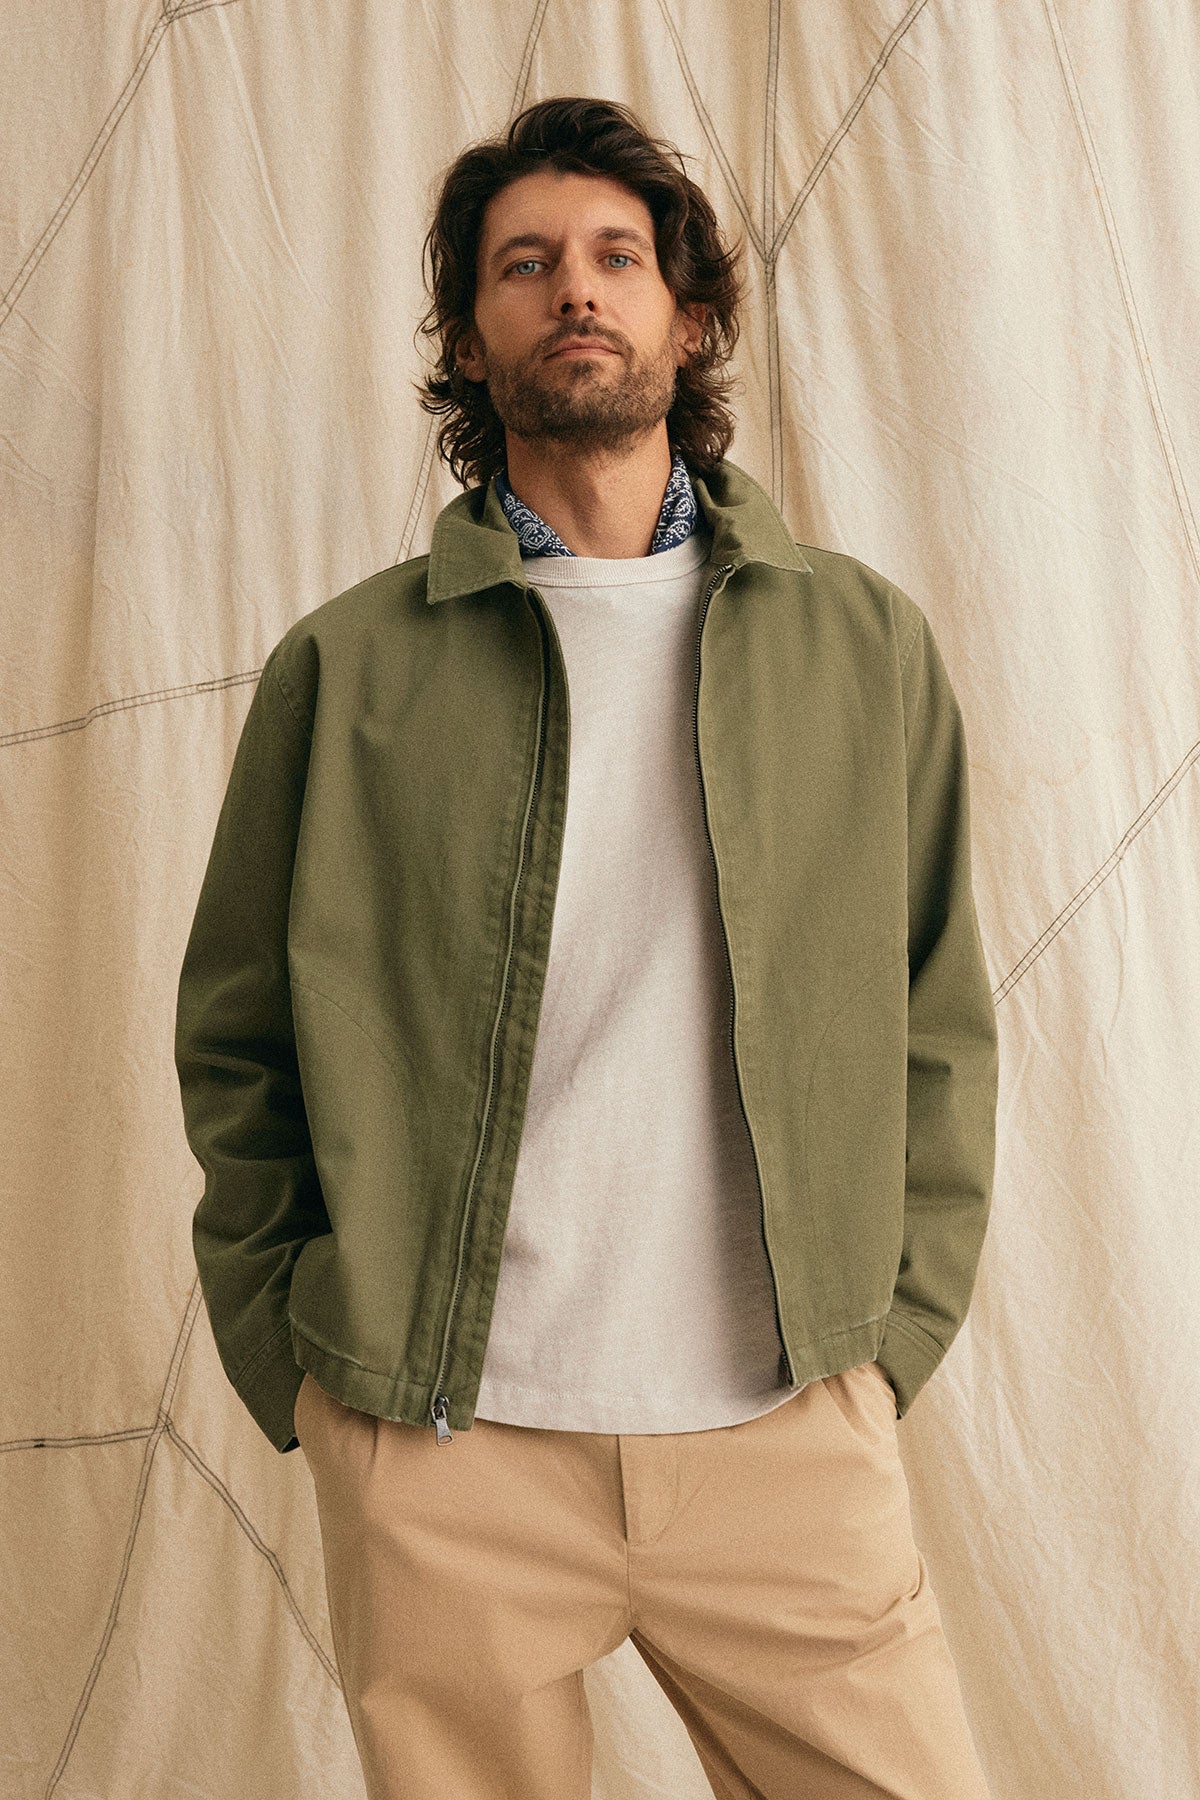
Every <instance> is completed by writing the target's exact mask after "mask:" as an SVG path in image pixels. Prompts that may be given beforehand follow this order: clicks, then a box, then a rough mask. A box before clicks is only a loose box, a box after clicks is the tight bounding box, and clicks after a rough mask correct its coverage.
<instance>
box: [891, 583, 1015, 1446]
mask: <svg viewBox="0 0 1200 1800" xmlns="http://www.w3.org/2000/svg"><path fill="white" fill-rule="evenodd" d="M910 607H911V611H912V612H915V613H916V619H915V623H914V625H913V627H912V629H911V634H910V636H909V637H908V640H907V643H906V644H905V646H904V649H903V651H902V660H901V686H902V690H903V701H904V726H905V740H906V752H907V770H908V1099H907V1133H906V1147H905V1165H906V1166H905V1198H904V1231H903V1244H902V1249H901V1255H900V1265H899V1270H898V1273H897V1277H896V1282H895V1287H894V1291H893V1295H892V1304H891V1308H890V1310H889V1312H888V1316H887V1323H886V1326H885V1330H884V1335H883V1340H882V1342H881V1345H880V1350H879V1361H880V1362H881V1363H882V1364H883V1365H884V1367H885V1369H886V1372H887V1374H888V1376H889V1377H890V1379H891V1381H892V1385H893V1387H894V1388H895V1389H896V1394H897V1402H898V1409H897V1410H898V1415H899V1416H901V1417H902V1416H903V1414H904V1413H905V1412H906V1411H907V1409H908V1407H909V1406H910V1405H911V1404H912V1402H913V1400H914V1398H915V1397H916V1395H917V1393H918V1392H919V1390H920V1389H921V1388H922V1387H923V1386H924V1384H925V1382H926V1381H928V1379H929V1377H930V1376H931V1375H932V1374H933V1372H934V1370H935V1369H936V1368H937V1366H938V1364H939V1363H940V1361H941V1359H942V1357H943V1356H944V1355H945V1354H946V1351H947V1350H948V1349H949V1348H950V1345H951V1343H952V1342H953V1340H954V1337H955V1334H956V1333H957V1331H958V1329H959V1326H960V1325H961V1324H962V1322H963V1319H964V1317H965V1315H966V1311H967V1306H968V1303H969V1301H970V1298H971V1291H972V1288H973V1286H974V1283H975V1273H976V1268H977V1266H978V1262H979V1256H980V1251H981V1249H982V1245H983V1238H984V1232H985V1229H986V1226H987V1219H988V1212H989V1209H990V1206H991V1197H992V1178H993V1170H994V1160H995V1138H996V1101H997V1088H998V1076H999V1055H998V1034H997V1029H996V1009H995V1002H994V1000H993V998H992V991H991V983H990V980H989V977H988V972H987V966H986V963H985V961H984V955H983V945H982V942H981V939H980V933H979V922H978V919H977V916H976V912H975V901H974V895H973V893H972V887H971V831H970V806H969V797H968V786H967V748H966V740H965V736H964V732H963V721H962V714H961V711H960V708H959V705H958V701H957V699H956V698H955V695H954V692H953V690H952V688H951V685H950V678H949V676H948V674H947V672H946V667H945V664H944V663H943V661H942V658H941V655H940V653H939V651H938V647H937V644H936V643H935V641H934V637H933V633H932V631H931V629H930V626H929V622H928V620H927V619H926V617H925V615H924V613H923V612H921V611H920V609H918V608H916V606H915V604H913V603H911V602H910ZM910 616H911V613H910Z"/></svg>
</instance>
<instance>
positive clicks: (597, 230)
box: [479, 169, 654, 267]
mask: <svg viewBox="0 0 1200 1800" xmlns="http://www.w3.org/2000/svg"><path fill="white" fill-rule="evenodd" d="M625 231H627V232H632V233H637V234H638V235H640V237H641V238H642V240H643V242H644V243H645V244H646V245H647V246H648V247H649V249H650V250H651V251H653V248H654V219H653V216H652V214H651V212H650V208H649V207H648V206H647V205H646V202H645V201H644V200H643V199H642V197H641V195H640V194H635V193H634V191H633V189H632V188H628V187H626V186H625V184H624V183H623V182H620V181H614V180H613V179H612V178H611V177H610V176H607V175H585V174H582V173H580V172H578V171H576V170H573V169H570V170H559V169H538V170H536V171H535V172H534V173H533V174H530V175H519V176H518V177H517V179H516V180H515V181H510V182H509V183H508V185H507V187H503V188H501V190H500V192H499V193H498V194H493V195H492V197H491V199H490V200H489V201H488V203H487V206H486V207H485V208H484V214H483V229H482V231H481V232H480V236H479V260H480V265H481V267H483V266H487V265H489V264H490V263H491V262H492V261H493V260H494V259H495V257H496V256H498V255H499V254H500V253H501V250H502V249H503V248H504V247H505V246H506V245H508V240H509V239H510V238H517V237H523V236H529V237H535V236H537V237H542V238H546V239H551V240H554V239H558V238H562V237H567V236H570V235H572V234H578V235H581V236H584V237H587V236H592V235H601V234H605V233H613V234H615V233H617V232H625ZM509 247H514V248H515V246H509Z"/></svg>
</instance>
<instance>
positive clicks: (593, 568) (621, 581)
mask: <svg viewBox="0 0 1200 1800" xmlns="http://www.w3.org/2000/svg"><path fill="white" fill-rule="evenodd" d="M711 548H712V533H711V531H701V530H697V531H693V532H692V534H691V536H690V537H686V538H684V540H683V542H682V544H673V545H672V547H671V548H670V549H669V550H656V551H655V552H654V554H653V556H523V557H522V558H521V567H522V569H523V570H524V572H525V574H526V575H528V576H529V578H530V580H531V581H532V582H534V584H535V585H536V586H538V587H604V588H613V587H634V586H637V587H644V586H645V585H646V583H647V582H650V581H674V580H677V579H678V577H679V576H680V575H687V574H689V573H690V572H691V571H692V570H693V569H698V568H699V567H700V565H701V563H703V562H704V561H706V560H707V557H708V553H709V551H710V549H711Z"/></svg>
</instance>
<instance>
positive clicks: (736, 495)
mask: <svg viewBox="0 0 1200 1800" xmlns="http://www.w3.org/2000/svg"><path fill="white" fill-rule="evenodd" d="M692 487H693V488H694V490H695V494H696V499H697V501H698V502H699V505H700V510H701V512H702V513H703V515H704V518H705V520H706V521H707V524H708V527H709V529H710V530H711V531H712V534H713V542H712V550H711V553H710V559H709V560H710V561H711V562H712V563H714V564H724V563H728V564H730V565H731V567H732V568H734V569H737V568H740V567H741V565H742V564H743V563H751V562H760V563H769V564H770V565H771V567H772V568H776V569H796V570H798V571H799V572H800V573H801V574H803V575H811V574H812V565H811V563H809V562H807V561H806V560H805V558H804V556H803V554H802V552H801V551H800V550H799V548H798V547H797V545H796V543H795V541H794V539H793V538H792V534H791V532H790V531H789V530H788V528H787V525H786V524H785V522H784V519H783V517H782V515H781V514H780V512H779V510H778V508H777V507H776V506H775V503H774V501H773V500H772V499H771V497H770V495H769V494H767V493H766V491H765V490H764V489H763V488H761V487H759V485H758V483H757V482H756V481H755V480H754V479H753V477H752V476H750V475H747V473H746V471H745V470H744V469H740V468H738V466H737V464H736V463H731V462H730V461H729V459H728V458H725V459H724V460H723V461H722V462H720V463H718V464H717V467H716V468H715V469H714V470H713V472H712V474H711V475H707V476H705V475H693V476H692ZM505 582H510V583H511V584H512V585H513V586H514V587H528V586H529V585H530V583H529V581H528V579H527V577H526V575H525V572H524V569H523V567H522V564H521V548H520V544H519V542H518V539H517V534H516V532H515V531H514V530H513V528H512V526H511V525H510V524H509V522H508V518H507V516H506V514H505V511H504V508H503V506H502V505H501V503H500V496H499V495H498V494H497V492H496V482H495V479H494V478H493V479H492V480H491V481H489V482H488V484H487V486H486V487H472V488H467V489H466V490H465V491H464V492H463V493H461V494H458V495H456V496H455V498H454V499H453V500H451V501H450V503H449V505H448V506H444V507H443V508H442V510H441V512H440V513H439V514H438V516H437V518H436V520H435V521H434V526H433V538H432V541H431V544H430V549H429V569H428V572H427V577H426V591H425V598H426V600H427V601H428V602H429V604H430V605H431V606H433V605H435V604H436V603H437V602H438V601H439V600H453V599H455V598H457V597H458V596H460V595H462V594H475V593H479V592H480V591H481V590H482V589H484V588H490V587H500V586H502V585H503V584H504V583H505Z"/></svg>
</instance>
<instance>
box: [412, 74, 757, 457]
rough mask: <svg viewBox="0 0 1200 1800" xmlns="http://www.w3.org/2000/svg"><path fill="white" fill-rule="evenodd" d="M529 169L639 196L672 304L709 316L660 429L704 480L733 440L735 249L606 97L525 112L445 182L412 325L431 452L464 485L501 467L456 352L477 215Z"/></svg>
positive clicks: (482, 399) (738, 298)
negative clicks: (433, 348) (419, 340)
mask: <svg viewBox="0 0 1200 1800" xmlns="http://www.w3.org/2000/svg"><path fill="white" fill-rule="evenodd" d="M538 169H569V170H575V171H578V172H581V173H584V174H593V175H607V176H609V177H611V178H612V179H614V180H617V181H621V182H623V183H624V184H625V186H626V187H628V188H631V189H632V190H633V192H634V193H636V194H640V195H641V197H642V199H643V200H644V201H645V203H646V205H647V206H648V208H649V209H650V214H651V217H652V218H653V220H654V242H655V250H656V252H657V256H658V267H659V272H660V274H661V275H662V278H663V280H664V281H665V283H666V285H667V287H668V288H669V289H670V290H671V292H672V294H673V295H674V296H675V300H676V303H677V305H681V306H686V305H687V303H689V302H693V301H700V302H702V303H703V305H704V306H705V307H706V308H707V311H706V313H705V319H704V331H703V336H702V337H701V340H700V343H699V345H698V347H697V349H696V350H695V352H694V353H693V355H692V356H691V357H690V359H689V360H688V362H687V363H686V364H685V365H684V366H683V367H682V368H680V369H679V371H678V373H677V376H676V382H675V399H674V401H673V403H672V405H671V409H670V411H669V412H668V414H667V421H666V423H667V437H668V439H669V441H670V444H671V447H672V450H673V451H674V450H678V451H679V453H680V455H681V456H682V457H683V460H684V462H685V463H686V464H687V466H688V468H689V469H690V470H694V471H695V472H696V473H698V474H701V475H705V474H710V473H711V472H712V470H713V469H715V467H716V465H717V464H718V463H719V462H720V460H721V458H722V457H723V456H724V455H725V453H726V451H727V449H728V447H729V445H730V443H731V441H732V439H733V433H734V423H735V421H734V417H733V414H732V413H731V412H730V411H729V409H728V407H727V406H726V405H725V404H724V402H725V399H726V398H727V397H728V395H729V393H730V392H731V391H732V389H733V388H734V387H736V386H739V385H740V383H738V382H737V380H736V378H735V377H733V376H730V375H727V374H723V373H722V371H723V369H724V367H725V364H726V363H727V362H728V361H729V358H730V356H731V354H732V352H733V348H734V345H735V344H736V342H737V336H738V312H739V308H740V306H741V303H742V301H743V299H744V298H745V288H744V285H743V275H742V257H743V244H742V242H741V241H740V240H739V241H738V242H737V243H736V244H734V245H733V246H732V247H730V246H728V245H727V244H726V242H725V239H724V238H723V236H722V233H721V228H720V225H719V224H718V222H717V217H716V214H715V213H714V211H713V209H712V207H711V205H710V204H709V202H708V200H707V199H706V197H705V195H704V194H703V193H702V192H701V190H700V189H699V188H698V187H697V186H696V184H695V182H694V181H692V180H691V179H690V177H689V176H688V174H687V171H686V169H685V168H684V164H683V158H682V156H681V155H680V153H679V151H678V150H677V149H676V148H675V146H674V145H673V144H670V143H668V142H667V141H666V140H665V139H662V138H653V137H650V136H648V135H647V133H646V131H645V130H644V129H643V127H642V125H641V123H640V122H639V120H638V119H637V118H636V117H635V116H634V114H633V113H632V112H630V111H629V109H628V108H627V107H624V106H619V105H618V104H617V103H616V102H615V101H612V100H595V99H588V98H579V97H570V96H566V97H560V98H557V99H553V100H541V101H539V102H538V103H537V104H536V105H534V106H529V107H526V109H525V111H524V112H522V113H519V114H518V115H517V117H516V118H515V119H514V120H513V121H512V123H511V125H510V126H509V127H508V130H507V132H506V133H505V134H504V135H503V136H502V137H497V138H490V139H487V140H486V141H484V142H482V143H477V144H472V145H471V146H469V147H468V148H467V149H466V150H464V151H463V153H462V154H461V156H459V157H458V158H457V159H456V161H455V162H453V163H452V164H451V166H450V168H449V169H448V170H447V172H446V174H445V176H444V177H443V180H442V186H441V191H440V193H439V196H438V200H437V206H436V209H435V212H434V217H433V223H432V224H431V225H430V227H429V231H428V232H427V234H426V237H425V242H424V246H423V248H422V253H421V268H422V273H423V275H424V278H425V285H426V289H427V291H428V292H429V293H430V294H431V296H432V299H431V302H430V305H429V307H428V309H427V310H426V312H425V313H424V314H423V315H422V318H421V322H420V324H419V325H418V327H417V330H418V332H420V333H423V334H424V336H426V337H427V338H431V339H432V340H434V342H435V343H436V344H437V346H438V350H439V354H438V359H437V363H436V365H435V368H434V371H433V373H432V374H430V375H429V376H427V377H426V379H425V380H424V381H422V382H419V383H415V384H414V385H415V386H416V388H417V393H418V396H419V400H420V405H421V406H422V407H423V409H424V410H425V411H426V412H428V413H433V414H435V415H436V414H439V413H441V414H444V415H445V417H444V418H443V420H442V424H441V426H440V428H439V430H438V436H437V451H438V455H439V456H440V457H441V459H442V461H443V462H444V463H448V464H449V467H450V470H451V473H452V474H453V475H454V477H455V479H456V480H457V481H459V482H461V483H462V485H463V486H464V487H468V486H475V485H481V486H482V485H486V483H487V482H488V481H490V480H491V478H492V476H493V475H495V474H496V473H497V471H498V470H500V469H502V468H503V467H504V466H505V456H506V450H505V436H504V426H503V424H502V422H501V420H500V417H499V415H498V414H497V412H496V410H495V408H494V406H493V405H492V400H491V396H490V394H489V393H488V388H487V383H486V382H483V381H470V380H468V379H467V377H466V375H465V374H464V373H463V371H462V370H461V369H460V368H459V366H458V362H457V359H456V351H457V348H458V345H459V343H460V341H461V339H462V338H463V336H464V335H465V334H466V333H467V332H468V331H470V330H472V329H474V324H475V275H476V255H477V251H478V246H479V238H480V233H481V231H482V229H483V214H484V208H485V207H486V206H487V203H488V201H489V200H490V199H491V198H492V196H493V194H497V193H499V191H500V190H501V188H504V187H507V186H508V184H509V182H511V181H515V180H516V179H517V178H518V177H519V176H521V175H528V174H531V173H533V172H534V171H535V170H538ZM414 341H415V335H414Z"/></svg>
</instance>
